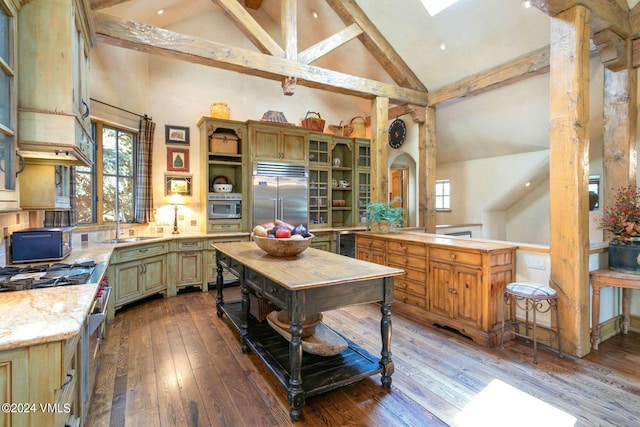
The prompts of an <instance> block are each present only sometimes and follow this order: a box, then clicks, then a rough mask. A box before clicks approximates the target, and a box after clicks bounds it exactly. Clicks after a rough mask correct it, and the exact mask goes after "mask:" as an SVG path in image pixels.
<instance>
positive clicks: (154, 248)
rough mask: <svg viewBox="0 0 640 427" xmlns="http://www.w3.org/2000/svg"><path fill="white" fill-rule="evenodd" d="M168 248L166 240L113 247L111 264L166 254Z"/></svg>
mask: <svg viewBox="0 0 640 427" xmlns="http://www.w3.org/2000/svg"><path fill="white" fill-rule="evenodd" d="M168 248H169V244H168V243H167V242H161V243H152V244H145V245H135V246H129V247H126V248H119V249H115V250H114V251H113V255H112V256H111V264H117V263H119V262H125V261H133V260H136V259H142V258H148V257H151V256H155V255H162V254H166V253H167V252H168Z"/></svg>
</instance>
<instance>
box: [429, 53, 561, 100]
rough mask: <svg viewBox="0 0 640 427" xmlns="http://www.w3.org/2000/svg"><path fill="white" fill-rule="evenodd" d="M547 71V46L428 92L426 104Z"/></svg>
mask: <svg viewBox="0 0 640 427" xmlns="http://www.w3.org/2000/svg"><path fill="white" fill-rule="evenodd" d="M548 72H549V48H548V47H545V48H542V49H539V50H537V51H535V52H533V53H531V54H529V55H526V56H522V57H520V58H516V59H515V60H513V61H510V62H507V63H505V64H503V65H500V66H498V67H496V68H493V69H491V70H489V71H486V72H484V73H479V74H476V75H474V76H471V77H467V78H465V79H462V80H459V81H457V82H455V83H453V84H450V85H448V86H446V87H443V88H442V89H440V90H437V91H434V92H430V93H429V103H428V105H429V106H435V105H439V104H446V103H449V102H452V101H454V100H458V99H461V98H465V97H469V96H473V95H478V94H480V93H483V92H487V91H489V90H493V89H496V88H499V87H502V86H507V85H509V84H512V83H515V82H519V81H521V80H524V79H526V78H528V77H531V76H535V75H538V74H544V73H548Z"/></svg>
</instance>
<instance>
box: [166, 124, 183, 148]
mask: <svg viewBox="0 0 640 427" xmlns="http://www.w3.org/2000/svg"><path fill="white" fill-rule="evenodd" d="M164 138H165V142H166V143H167V144H185V145H189V128H188V127H184V126H174V125H165V127H164Z"/></svg>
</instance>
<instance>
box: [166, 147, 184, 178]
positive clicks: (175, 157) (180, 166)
mask: <svg viewBox="0 0 640 427" xmlns="http://www.w3.org/2000/svg"><path fill="white" fill-rule="evenodd" d="M167 170H168V171H169V172H189V149H188V148H174V147H167Z"/></svg>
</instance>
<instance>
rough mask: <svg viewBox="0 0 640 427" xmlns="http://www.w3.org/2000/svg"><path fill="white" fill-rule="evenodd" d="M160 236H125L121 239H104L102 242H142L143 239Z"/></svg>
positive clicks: (152, 238)
mask: <svg viewBox="0 0 640 427" xmlns="http://www.w3.org/2000/svg"><path fill="white" fill-rule="evenodd" d="M158 238H159V237H146V236H136V237H124V238H120V239H112V240H104V241H103V242H102V243H132V242H140V241H143V240H154V239H158Z"/></svg>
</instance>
